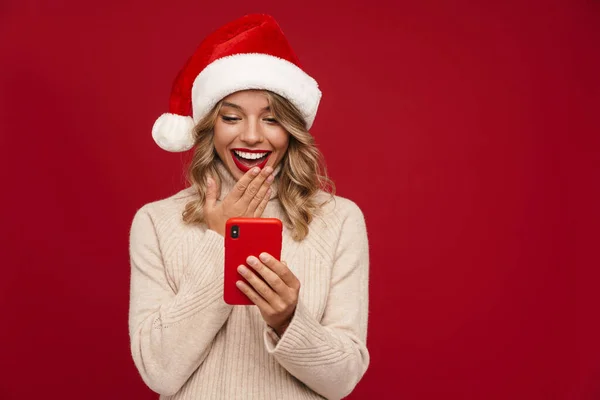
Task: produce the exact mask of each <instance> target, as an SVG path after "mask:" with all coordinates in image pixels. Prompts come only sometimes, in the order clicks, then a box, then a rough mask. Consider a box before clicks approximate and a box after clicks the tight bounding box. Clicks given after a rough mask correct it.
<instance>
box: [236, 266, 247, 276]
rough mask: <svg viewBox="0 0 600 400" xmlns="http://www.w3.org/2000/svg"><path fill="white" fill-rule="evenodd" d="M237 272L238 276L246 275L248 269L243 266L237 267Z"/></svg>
mask: <svg viewBox="0 0 600 400" xmlns="http://www.w3.org/2000/svg"><path fill="white" fill-rule="evenodd" d="M238 272H239V273H240V275H244V276H245V275H246V274H247V273H248V268H246V267H244V266H243V265H240V266H239V267H238Z"/></svg>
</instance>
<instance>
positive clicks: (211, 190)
mask: <svg viewBox="0 0 600 400" xmlns="http://www.w3.org/2000/svg"><path fill="white" fill-rule="evenodd" d="M218 189H219V188H218V187H217V183H216V182H215V180H214V179H213V178H211V177H210V176H209V177H208V178H206V198H205V200H204V207H205V209H208V210H210V209H211V208H213V207H214V206H215V204H216V203H217V192H218Z"/></svg>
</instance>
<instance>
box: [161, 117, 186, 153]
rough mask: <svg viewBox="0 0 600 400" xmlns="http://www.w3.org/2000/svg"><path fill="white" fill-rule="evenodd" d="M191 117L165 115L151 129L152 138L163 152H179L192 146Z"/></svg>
mask: <svg viewBox="0 0 600 400" xmlns="http://www.w3.org/2000/svg"><path fill="white" fill-rule="evenodd" d="M193 129H194V120H193V119H192V117H186V116H183V115H177V114H171V113H165V114H163V115H161V116H160V117H159V118H158V119H157V120H156V122H155V123H154V126H153V127H152V138H153V139H154V141H155V142H156V144H157V145H158V146H159V147H160V148H161V149H163V150H167V151H172V152H181V151H186V150H189V149H191V148H192V147H193V146H194V135H193Z"/></svg>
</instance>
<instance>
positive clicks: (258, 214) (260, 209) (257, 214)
mask: <svg viewBox="0 0 600 400" xmlns="http://www.w3.org/2000/svg"><path fill="white" fill-rule="evenodd" d="M270 199H271V188H269V189H267V192H266V193H265V195H264V197H263V199H262V200H261V201H260V204H259V205H258V207H256V210H254V218H260V217H261V216H262V214H263V212H265V208H267V204H269V200H270Z"/></svg>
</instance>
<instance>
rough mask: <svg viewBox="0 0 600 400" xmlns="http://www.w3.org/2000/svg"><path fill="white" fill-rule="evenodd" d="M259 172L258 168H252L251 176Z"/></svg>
mask: <svg viewBox="0 0 600 400" xmlns="http://www.w3.org/2000/svg"><path fill="white" fill-rule="evenodd" d="M259 172H260V168H258V167H254V168H252V175H258V173H259Z"/></svg>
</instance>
